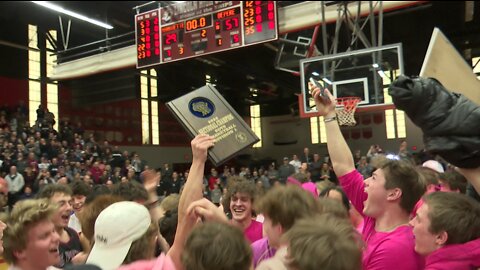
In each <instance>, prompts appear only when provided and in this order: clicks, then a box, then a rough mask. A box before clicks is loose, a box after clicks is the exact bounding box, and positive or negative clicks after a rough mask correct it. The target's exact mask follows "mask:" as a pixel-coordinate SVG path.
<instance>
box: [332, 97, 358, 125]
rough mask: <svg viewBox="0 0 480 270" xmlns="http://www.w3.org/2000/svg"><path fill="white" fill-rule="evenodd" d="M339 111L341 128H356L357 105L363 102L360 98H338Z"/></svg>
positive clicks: (338, 116) (337, 109)
mask: <svg viewBox="0 0 480 270" xmlns="http://www.w3.org/2000/svg"><path fill="white" fill-rule="evenodd" d="M336 100H337V106H339V107H338V108H336V109H335V110H336V111H337V118H338V124H339V125H341V126H355V124H357V122H355V117H354V116H355V110H356V109H357V104H358V103H359V102H360V101H362V99H361V98H359V97H342V98H337V99H336Z"/></svg>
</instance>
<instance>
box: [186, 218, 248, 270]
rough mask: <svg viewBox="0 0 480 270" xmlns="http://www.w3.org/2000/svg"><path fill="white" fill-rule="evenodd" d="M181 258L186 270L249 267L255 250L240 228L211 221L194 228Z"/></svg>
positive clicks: (232, 269)
mask: <svg viewBox="0 0 480 270" xmlns="http://www.w3.org/2000/svg"><path fill="white" fill-rule="evenodd" d="M181 259H182V263H183V265H184V267H185V269H186V270H206V269H212V268H215V269H216V270H234V269H235V270H248V269H250V266H251V265H252V249H251V248H250V244H249V243H248V242H247V240H246V239H245V236H244V235H243V233H242V231H240V229H238V228H236V227H233V226H231V225H228V224H224V223H215V222H208V223H205V224H202V225H200V226H197V227H196V228H195V229H193V230H192V232H191V233H190V235H189V236H188V238H187V241H186V243H185V249H184V251H183V253H182V257H181Z"/></svg>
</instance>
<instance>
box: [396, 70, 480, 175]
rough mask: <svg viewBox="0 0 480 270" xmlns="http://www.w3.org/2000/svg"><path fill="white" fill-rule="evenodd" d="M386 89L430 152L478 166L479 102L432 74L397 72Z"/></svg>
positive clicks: (467, 165)
mask: <svg viewBox="0 0 480 270" xmlns="http://www.w3.org/2000/svg"><path fill="white" fill-rule="evenodd" d="M452 90H454V89H452ZM478 91H480V89H478ZM388 93H389V94H390V95H391V96H392V99H393V103H394V104H395V106H396V108H397V109H400V110H403V111H405V113H406V114H407V115H408V117H409V118H410V119H411V120H412V122H413V123H415V125H417V126H418V127H419V128H421V129H422V131H423V140H424V143H425V148H426V149H427V150H428V151H429V152H430V153H432V154H438V155H440V156H441V157H442V158H443V159H445V160H446V161H448V162H449V163H451V164H453V165H455V166H457V167H462V168H476V167H480V107H479V106H477V105H476V104H475V103H473V102H472V101H470V100H469V99H468V98H466V97H465V96H463V95H461V94H457V93H451V92H449V91H448V90H446V89H445V88H444V87H443V86H442V84H441V83H440V82H439V81H437V80H436V79H433V78H409V77H406V76H400V77H398V78H397V79H396V80H395V81H394V82H393V83H392V84H391V86H390V87H389V89H388Z"/></svg>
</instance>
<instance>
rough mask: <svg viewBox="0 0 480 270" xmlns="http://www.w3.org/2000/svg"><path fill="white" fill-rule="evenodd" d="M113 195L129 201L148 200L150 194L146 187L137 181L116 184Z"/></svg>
mask: <svg viewBox="0 0 480 270" xmlns="http://www.w3.org/2000/svg"><path fill="white" fill-rule="evenodd" d="M112 194H113V195H117V196H120V197H122V198H124V199H125V200H128V201H140V200H143V201H147V200H148V193H147V190H146V189H145V187H144V186H142V185H141V184H140V183H138V182H135V181H128V182H124V183H117V184H115V185H114V186H113V189H112Z"/></svg>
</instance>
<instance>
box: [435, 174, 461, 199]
mask: <svg viewBox="0 0 480 270" xmlns="http://www.w3.org/2000/svg"><path fill="white" fill-rule="evenodd" d="M439 178H440V181H442V182H445V183H447V184H448V185H449V186H450V189H451V190H459V191H460V193H462V194H465V192H466V191H467V179H466V178H465V177H464V176H463V175H461V174H460V173H458V172H446V173H443V174H440V177H439Z"/></svg>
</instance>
